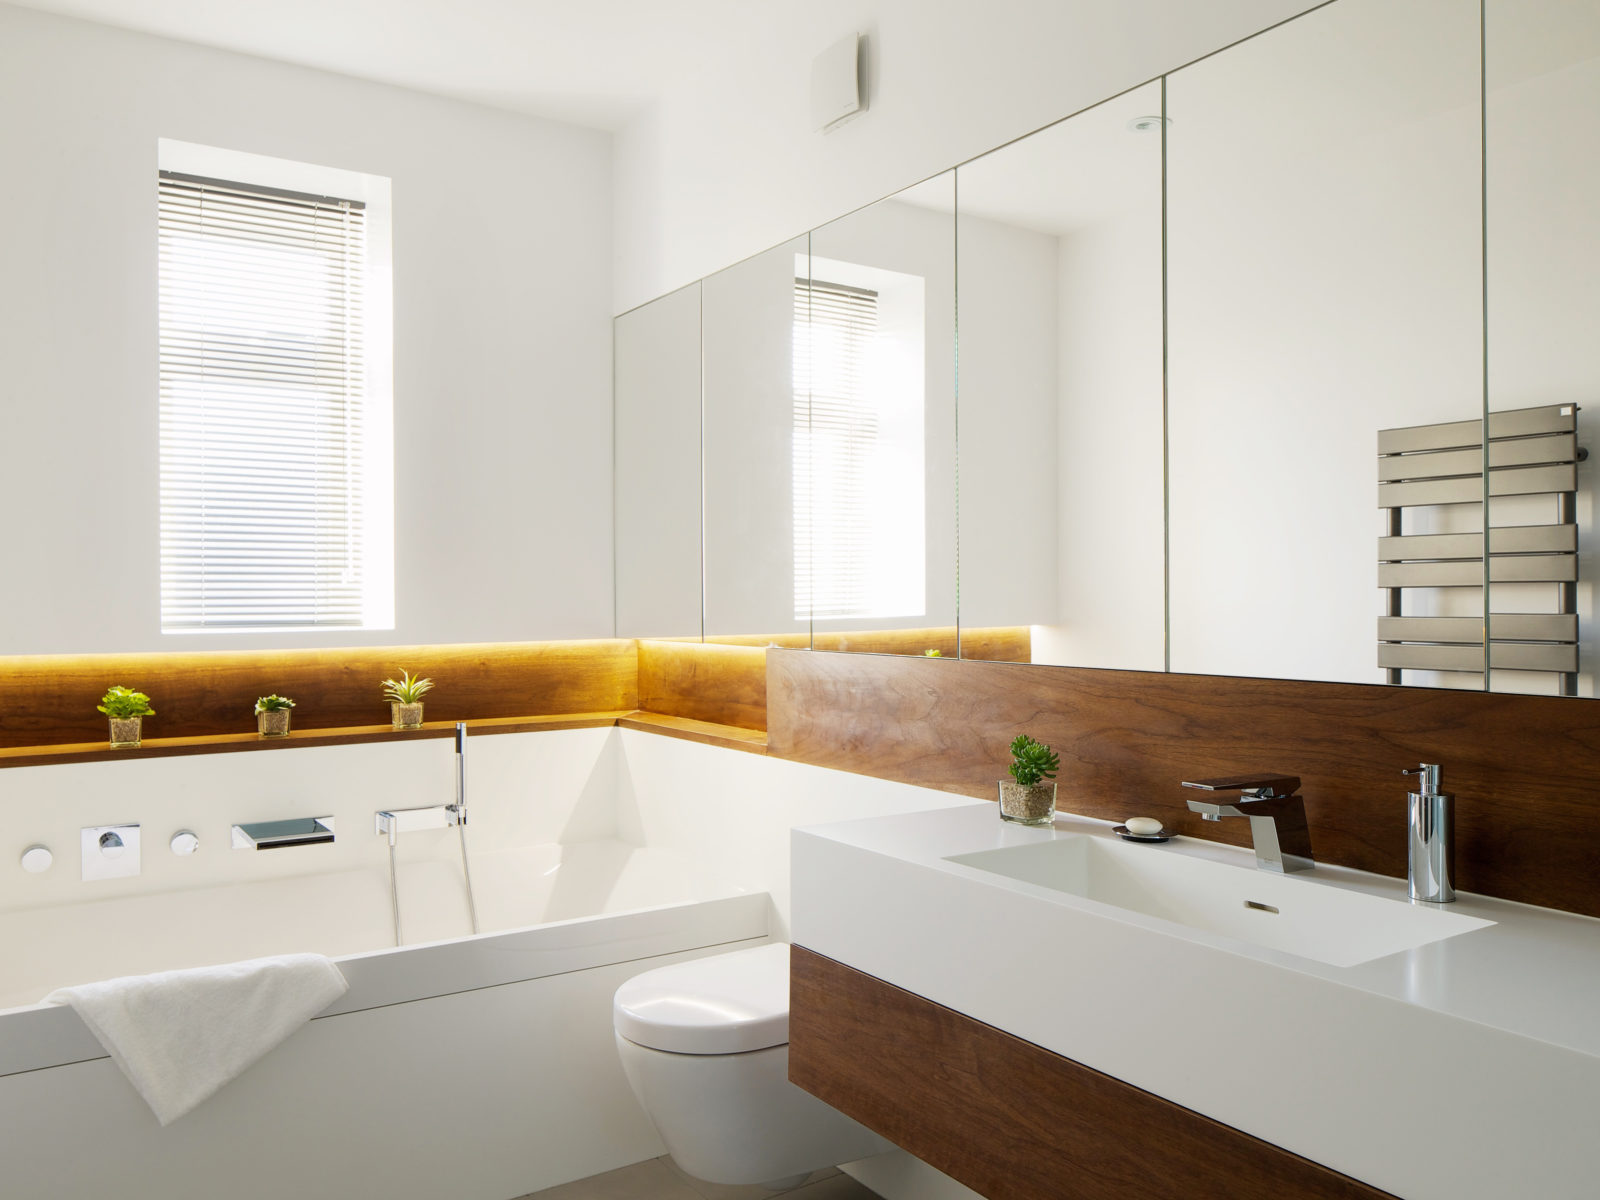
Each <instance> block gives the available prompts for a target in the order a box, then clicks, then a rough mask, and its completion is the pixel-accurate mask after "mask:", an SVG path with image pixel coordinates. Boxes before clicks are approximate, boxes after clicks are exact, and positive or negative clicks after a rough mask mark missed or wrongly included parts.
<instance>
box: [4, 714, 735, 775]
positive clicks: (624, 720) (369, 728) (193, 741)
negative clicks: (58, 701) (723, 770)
mask: <svg viewBox="0 0 1600 1200" xmlns="http://www.w3.org/2000/svg"><path fill="white" fill-rule="evenodd" d="M612 725H621V726H624V727H626V728H629V729H642V730H645V731H647V732H650V733H659V734H664V735H666V736H667V737H677V738H685V739H687V740H689V741H696V742H703V743H705V744H707V745H712V746H725V747H729V748H731V749H736V750H746V751H751V752H754V753H757V754H765V753H766V750H767V741H766V737H767V735H766V734H765V733H764V732H762V731H760V730H755V729H740V728H737V727H735V726H731V725H716V724H713V723H711V722H709V721H695V720H691V719H689V718H687V717H671V716H664V715H662V714H659V713H647V712H640V711H639V710H637V709H616V710H613V711H610V712H586V713H557V714H553V715H549V716H536V717H483V718H479V719H477V720H472V721H468V722H467V729H468V730H469V731H470V732H471V733H473V734H478V735H482V734H495V733H540V732H547V731H549V730H553V729H603V728H606V727H609V726H612ZM455 729H456V727H455V722H453V721H429V722H427V723H425V724H424V725H422V726H421V727H420V728H418V729H408V730H397V729H394V728H392V727H390V726H388V725H351V726H345V727H342V728H337V729H296V730H294V731H293V732H291V733H290V734H289V736H288V737H281V738H264V737H260V736H258V735H257V734H254V733H220V734H210V735H207V736H203V737H173V738H146V739H145V740H144V742H143V743H142V744H141V745H140V746H139V747H138V748H137V749H127V750H113V749H111V748H110V746H109V745H107V744H106V743H105V742H76V743H65V744H60V745H54V746H11V747H3V748H0V769H3V768H5V767H41V766H48V765H51V764H54V763H73V762H109V761H116V760H126V759H135V758H172V757H176V756H180V755H188V754H230V753H236V752H238V751H248V750H287V749H291V748H293V747H296V746H347V745H353V744H357V743H361V742H383V741H389V740H391V739H395V740H405V739H411V740H415V739H417V738H446V737H451V736H453V735H454V734H455Z"/></svg>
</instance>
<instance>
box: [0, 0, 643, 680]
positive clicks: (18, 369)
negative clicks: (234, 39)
mask: <svg viewBox="0 0 1600 1200" xmlns="http://www.w3.org/2000/svg"><path fill="white" fill-rule="evenodd" d="M162 137H167V138H175V139H179V140H182V141H189V142H197V143H201V144H204V145H214V146H221V147H225V148H228V149H235V150H243V151H248V152H251V153H257V154H265V155H270V156H274V157H279V158H288V159H294V160H299V161H305V162H312V163H316V164H319V165H323V166H333V167H340V168H345V169H348V170H353V171H361V172H366V173H369V174H376V175H383V176H388V177H389V178H391V179H392V180H393V197H394V280H395V297H394V300H395V303H394V313H395V337H394V345H395V356H394V378H395V468H396V471H395V474H396V477H397V479H398V480H400V481H401V487H402V488H403V489H404V490H403V491H402V492H401V494H400V495H399V496H397V498H396V510H395V530H396V553H395V563H396V580H395V583H396V613H397V624H396V627H395V628H394V629H393V630H390V631H384V632H374V633H371V634H352V633H350V632H339V633H329V634H305V633H295V634H280V635H272V636H262V635H256V636H254V637H247V636H231V637H223V636H220V635H188V636H166V637H163V636H162V635H161V634H160V632H159V623H158V622H159V618H158V563H157V554H158V526H157V514H156V487H157V465H156V447H157V440H156V438H157V435H156V235H155V176H156V140H157V139H158V138H162ZM610 156H611V142H610V139H609V138H608V137H607V136H606V135H603V134H599V133H595V132H593V131H588V130H580V129H577V128H575V127H569V126H563V125H557V124H553V123H550V122H544V121H537V120H533V119H529V118H523V117H515V116H510V115H507V114H505V113H500V112H496V111H493V110H490V109H485V108H478V107H474V106H471V105H466V104H460V103H456V102H452V101H446V100H440V99H436V98H432V97H428V96H423V95H421V94H419V93H414V92H408V91H403V90H400V89H396V88H389V87H383V86H379V85H374V84H368V83H362V82H357V81H355V80H351V79H348V78H345V77H342V76H336V75H330V74H325V73H321V72H317V71H310V70H304V69H300V68H296V67H289V66H285V65H282V64H279V63H273V62H268V61H266V60H263V59H256V58H249V57H244V56H239V55H233V54H228V53H224V52H220V51H214V50H208V49H202V48H199V47H196V46H192V45H188V44H183V43H178V42H173V41H167V40H164V39H160V38H153V37H147V36H144V35H139V34H132V33H126V32H121V31H117V30H112V29H109V28H106V27H103V26H97V25H92V24H87V23H82V22H78V21H72V20H66V19H62V18H57V17H52V16H45V15H42V14H39V13H35V12H31V11H25V10H21V9H16V8H11V7H9V6H4V5H0V162H3V163H4V164H5V167H4V175H3V178H4V186H3V187H0V231H3V232H0V278H3V287H0V363H4V365H5V369H4V372H3V373H0V414H3V417H4V428H5V437H6V444H7V447H8V450H9V451H10V452H9V453H8V455H7V479H6V485H7V486H6V494H7V497H8V499H9V505H8V508H9V511H10V514H11V515H10V519H8V521H7V522H6V531H5V533H4V534H0V555H3V558H4V561H5V580H6V583H5V586H4V587H3V588H0V654H4V653H54V652H107V651H132V650H199V649H218V648H224V647H227V648H249V647H252V646H266V645H270V646H299V645H319V644H320V645H330V644H331V645H341V644H345V645H348V644H355V643H362V644H396V643H413V642H433V641H437V642H445V641H451V642H460V641H489V640H515V639H530V638H569V637H594V636H606V635H609V634H610V633H611V607H612V606H611V554H610V542H611V405H610V399H609V397H610V390H611V364H610V339H611V328H610V326H611V322H610V317H611V313H612V309H611V307H610V305H611V294H610V290H611V289H610V283H609V280H608V278H607V270H608V265H609V262H610V253H611V213H610V207H611V191H610V189H611V164H610Z"/></svg>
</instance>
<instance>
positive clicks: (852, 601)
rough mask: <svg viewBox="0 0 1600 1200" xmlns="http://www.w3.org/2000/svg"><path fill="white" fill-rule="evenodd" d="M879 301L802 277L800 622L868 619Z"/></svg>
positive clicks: (797, 486) (797, 390)
mask: <svg viewBox="0 0 1600 1200" xmlns="http://www.w3.org/2000/svg"><path fill="white" fill-rule="evenodd" d="M877 327H878V294H877V293H876V292H873V291H868V290H866V289H863V288H853V287H846V286H845V285H844V284H838V283H824V282H822V281H821V280H815V279H796V280H795V287H794V347H795V349H794V361H795V369H794V375H795V380H794V546H795V554H794V564H795V565H794V609H795V618H796V619H797V620H806V619H808V618H811V617H850V616H859V615H864V614H865V613H866V612H867V609H868V604H867V595H866V591H867V566H868V563H867V555H868V554H869V553H870V552H871V536H870V525H869V521H868V513H867V504H866V495H865V492H866V487H865V485H866V482H867V480H866V471H867V469H868V461H869V459H870V458H871V456H872V453H873V450H874V447H875V443H876V441H877V437H878V413H877V410H876V408H875V407H874V406H873V404H872V403H871V400H870V397H868V396H867V395H866V386H865V369H866V358H867V353H868V350H869V348H870V346H871V343H872V339H873V337H874V336H875V334H876V332H877Z"/></svg>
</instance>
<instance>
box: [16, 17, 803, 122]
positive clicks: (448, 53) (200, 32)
mask: <svg viewBox="0 0 1600 1200" xmlns="http://www.w3.org/2000/svg"><path fill="white" fill-rule="evenodd" d="M11 2H12V3H14V4H16V5H18V6H19V7H23V8H33V9H39V10H41V11H45V12H53V13H59V14H61V15H63V16H69V17H81V18H83V19H85V20H89V21H97V22H100V23H102V24H105V25H115V26H119V27H121V28H124V29H133V30H138V31H140V32H143V33H153V34H158V35H160V36H162V37H169V38H177V39H179V40H182V41H187V42H196V43H198V44H200V45H203V46H214V47H217V48H219V49H224V50H234V51H239V52H241V53H245V54H255V55H260V56H261V57H264V58H273V59H279V60H281V61H284V62H290V63H297V64H299V65H301V66H307V67H316V68H319V69H321V70H325V71H336V72H338V73H340V74H344V75H353V76H355V77H357V78H360V79H370V80H375V81H377V82H379V83H389V84H394V85H397V86H399V87H408V88H416V89H418V90H421V91H425V92H434V93H436V94H439V95H443V96H452V97H455V98H457V99H460V100H469V101H472V102H474V103H478V104H488V105H493V106H494V107H496V108H504V109H510V110H511V111H513V112H521V113H528V114H531V115H534V116H542V117H551V118H554V119H556V120H562V121H572V122H576V123H578V124H582V125H590V126H595V127H598V128H603V129H617V128H619V127H620V126H622V125H623V124H625V123H626V122H627V121H628V120H629V119H630V118H631V117H632V116H633V115H635V114H636V113H637V112H638V111H639V110H640V109H642V108H643V107H645V106H646V105H648V104H649V103H650V102H651V100H652V99H653V98H654V97H655V96H657V95H658V94H659V93H660V92H661V90H662V89H663V88H664V87H666V86H667V85H668V84H669V83H670V82H671V81H672V80H673V79H674V78H676V77H678V76H680V75H682V74H684V73H689V72H697V71H704V70H707V69H711V68H712V67H713V65H714V63H715V61H716V57H715V56H716V55H717V54H720V53H727V52H728V50H729V48H730V46H737V45H738V44H739V43H738V38H739V37H740V35H741V33H742V32H747V31H748V30H749V27H750V24H751V22H753V21H759V20H761V19H762V16H763V10H768V9H770V8H771V5H770V3H769V0H11Z"/></svg>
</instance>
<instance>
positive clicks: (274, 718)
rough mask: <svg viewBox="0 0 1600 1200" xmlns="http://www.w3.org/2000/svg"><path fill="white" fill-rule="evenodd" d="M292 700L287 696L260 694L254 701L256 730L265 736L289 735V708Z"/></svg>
mask: <svg viewBox="0 0 1600 1200" xmlns="http://www.w3.org/2000/svg"><path fill="white" fill-rule="evenodd" d="M293 707H294V701H293V700H291V699H289V697H287V696H262V697H261V698H260V699H259V700H257V701H256V732H257V733H258V734H259V735H260V736H262V737H264V738H266V737H288V736H289V710H290V709H291V708H293Z"/></svg>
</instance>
